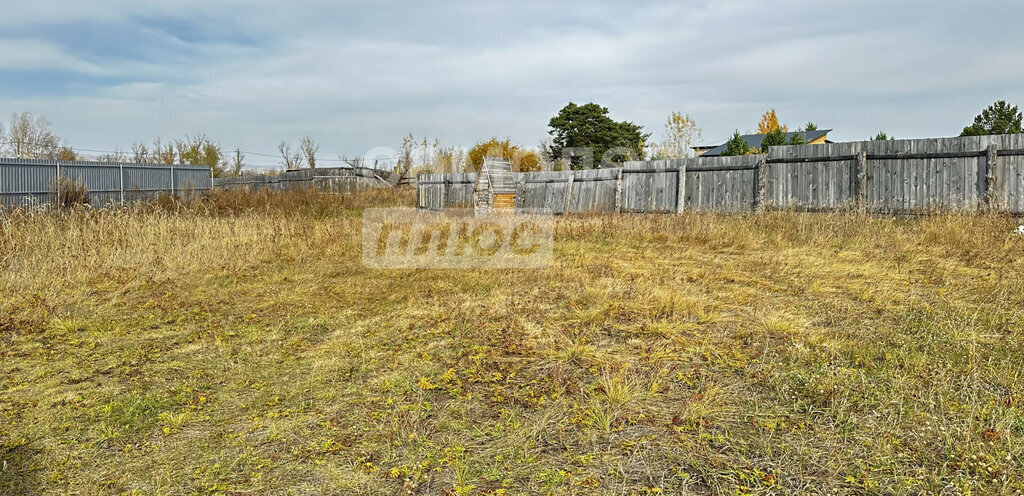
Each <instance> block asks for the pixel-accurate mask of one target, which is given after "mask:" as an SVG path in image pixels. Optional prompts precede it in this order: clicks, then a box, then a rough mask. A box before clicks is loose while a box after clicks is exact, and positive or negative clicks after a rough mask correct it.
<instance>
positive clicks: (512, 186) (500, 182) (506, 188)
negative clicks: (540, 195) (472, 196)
mask: <svg viewBox="0 0 1024 496" xmlns="http://www.w3.org/2000/svg"><path fill="white" fill-rule="evenodd" d="M483 172H485V173H486V174H487V179H488V182H490V185H491V193H492V194H495V195H503V194H512V195H514V194H515V193H516V183H515V181H514V180H513V179H512V163H511V162H509V161H508V160H506V159H500V158H485V159H484V170H483Z"/></svg>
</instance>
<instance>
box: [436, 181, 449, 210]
mask: <svg viewBox="0 0 1024 496" xmlns="http://www.w3.org/2000/svg"><path fill="white" fill-rule="evenodd" d="M450 184H451V180H450V179H448V174H445V175H444V181H442V183H441V201H440V202H439V204H440V205H441V207H440V208H439V209H438V210H444V209H445V208H447V206H448V189H449V188H450V187H451V186H450Z"/></svg>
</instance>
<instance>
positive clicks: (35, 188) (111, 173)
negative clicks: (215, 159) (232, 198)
mask: <svg viewBox="0 0 1024 496" xmlns="http://www.w3.org/2000/svg"><path fill="white" fill-rule="evenodd" d="M58 177H65V178H67V179H69V180H72V181H76V182H78V183H80V184H82V185H84V186H85V188H86V189H87V190H88V191H89V200H90V201H91V202H92V204H93V205H95V206H103V205H108V204H111V203H126V202H131V201H136V200H142V199H144V198H147V197H151V196H153V195H156V194H158V193H170V194H187V193H190V192H193V191H204V190H209V189H210V187H211V186H210V184H211V183H210V168H209V167H205V166H194V165H164V164H123V163H107V162H66V161H58V160H33V159H13V158H0V205H5V206H19V205H38V204H43V203H47V202H49V201H51V200H56V199H57V198H56V197H55V196H56V195H57V194H58V193H57V191H56V189H55V188H54V183H55V181H56V180H57V178H58Z"/></svg>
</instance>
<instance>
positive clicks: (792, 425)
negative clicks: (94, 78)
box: [0, 193, 1024, 495]
mask: <svg viewBox="0 0 1024 496" xmlns="http://www.w3.org/2000/svg"><path fill="white" fill-rule="evenodd" d="M408 202H409V196H408V193H402V194H401V195H399V196H397V197H395V196H391V195H389V194H388V193H370V194H366V195H356V196H353V197H344V198H340V197H332V196H326V195H316V194H311V193H305V194H303V193H293V194H270V193H263V194H243V193H221V194H218V195H214V197H212V198H211V199H207V200H203V201H201V202H198V203H190V204H179V203H177V202H176V201H174V200H172V199H166V198H165V199H162V200H161V202H160V203H159V204H157V205H149V206H139V207H135V208H131V209H125V210H120V211H80V210H79V211H72V212H62V213H47V212H15V213H11V214H3V215H2V216H0V264H2V272H0V359H2V363H0V461H2V466H0V493H2V494H23V493H24V494H28V493H79V494H97V493H109V494H124V493H128V494H131V493H137V494H208V493H210V494H249V493H256V494H260V493H293V494H325V493H328V494H399V493H402V494H442V493H449V494H489V495H497V494H536V493H549V494H691V493H698V494H794V493H808V494H819V493H820V494H831V493H886V494H922V493H951V494H952V493H967V492H973V493H1003V494H1016V493H1018V492H1020V491H1022V490H1024V483H1022V482H1021V481H1022V480H1024V469H1022V468H1021V467H1022V464H1024V453H1022V452H1024V411H1022V408H1024V378H1022V376H1024V365H1022V363H1024V353H1022V349H1024V348H1022V323H1024V315H1022V311H1021V304H1022V300H1024V282H1022V281H1024V278H1022V269H1024V237H1020V236H1014V235H1012V234H1011V231H1012V229H1013V228H1014V227H1015V226H1016V223H1015V222H1014V220H1013V219H1011V218H1009V217H1006V216H999V215H969V214H938V215H931V216H927V217H921V218H913V219H896V218H884V217H868V216H861V215H858V214H853V213H836V214H797V213H786V212H768V213H760V214H751V215H736V216H725V215H713V214H696V213H689V214H684V215H679V216H617V217H616V216H575V217H567V218H562V219H559V221H558V223H557V229H556V247H555V265H554V266H553V267H552V268H550V269H546V270H539V271H537V270H533V271H514V270H505V271H499V270H490V271H453V270H449V271H440V270H391V271H389V270H370V269H366V268H364V267H362V265H361V263H360V247H361V245H360V239H359V238H360V219H359V214H360V210H361V209H362V208H363V207H364V206H367V205H401V204H407V203H408Z"/></svg>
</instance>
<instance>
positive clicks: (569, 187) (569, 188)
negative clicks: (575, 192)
mask: <svg viewBox="0 0 1024 496" xmlns="http://www.w3.org/2000/svg"><path fill="white" fill-rule="evenodd" d="M575 180H576V172H575V171H573V170H572V169H570V170H569V181H568V182H567V183H566V185H565V205H564V206H563V207H562V215H565V214H567V213H569V204H570V203H571V202H572V183H573V182H574V181H575ZM523 189H525V187H524V188H523ZM552 213H554V212H552Z"/></svg>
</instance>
